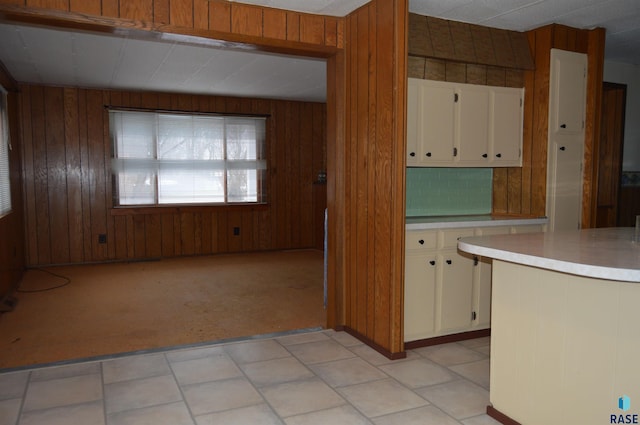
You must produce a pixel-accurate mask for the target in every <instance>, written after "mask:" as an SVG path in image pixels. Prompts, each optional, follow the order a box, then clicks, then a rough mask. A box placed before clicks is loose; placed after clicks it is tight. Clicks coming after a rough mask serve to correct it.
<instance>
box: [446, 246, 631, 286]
mask: <svg viewBox="0 0 640 425" xmlns="http://www.w3.org/2000/svg"><path fill="white" fill-rule="evenodd" d="M458 248H459V249H460V250H461V251H464V252H468V253H470V254H475V255H479V256H481V257H487V258H493V259H496V260H501V261H507V262H510V263H516V264H522V265H525V266H531V267H538V268H542V269H547V270H552V271H557V272H562V273H568V274H572V275H576V276H583V277H591V278H596V279H603V280H612V281H620V282H630V283H640V271H638V272H636V271H634V270H628V269H619V268H614V267H603V266H594V265H590V264H581V263H572V262H569V261H562V260H555V259H552V258H545V257H538V256H535V255H529V254H522V253H519V252H510V251H504V250H500V249H496V248H488V247H484V246H479V245H473V244H470V243H467V242H464V241H462V240H460V241H458Z"/></svg>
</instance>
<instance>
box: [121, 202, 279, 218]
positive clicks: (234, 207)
mask: <svg viewBox="0 0 640 425" xmlns="http://www.w3.org/2000/svg"><path fill="white" fill-rule="evenodd" d="M268 208H269V204H267V203H264V204H226V205H168V206H153V207H133V206H132V207H126V206H125V207H112V208H111V215H112V216H120V215H152V214H179V213H203V212H227V211H242V212H246V211H265V210H267V209H268Z"/></svg>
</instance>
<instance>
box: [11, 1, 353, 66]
mask: <svg viewBox="0 0 640 425" xmlns="http://www.w3.org/2000/svg"><path fill="white" fill-rule="evenodd" d="M1 1H2V0H0V22H3V23H9V24H17V25H34V26H45V27H50V28H59V29H68V30H72V31H87V32H93V33H106V34H113V35H121V36H123V37H130V38H137V39H143V40H157V41H168V42H178V43H184V44H192V45H198V46H208V47H212V48H224V49H234V50H244V51H263V52H271V53H281V54H291V55H304V56H310V57H322V58H326V57H330V56H332V55H334V54H335V53H336V52H337V51H340V50H342V44H343V42H342V30H343V26H344V25H343V20H342V19H341V18H334V17H324V16H317V17H314V16H311V15H310V16H311V17H308V16H306V15H304V14H296V16H295V17H293V18H292V17H288V16H287V14H286V13H285V12H284V11H282V13H285V15H284V18H283V19H285V21H286V22H287V25H286V28H287V31H289V28H290V27H293V26H294V25H293V24H292V25H289V23H290V22H289V21H292V22H293V21H295V22H296V24H297V28H298V30H297V31H292V32H295V34H281V35H278V34H275V33H273V28H275V27H276V25H275V24H274V25H268V24H267V23H266V22H265V18H264V17H261V19H259V20H258V22H259V24H260V28H259V31H257V30H256V29H255V26H252V28H253V30H252V31H248V30H247V31H244V30H242V28H240V27H238V26H237V28H234V25H233V24H232V23H231V24H229V25H228V26H227V27H228V28H226V27H225V28H221V29H216V28H217V27H216V25H213V24H210V25H208V28H198V27H195V26H189V27H187V26H177V25H173V24H168V23H164V22H162V21H158V22H156V21H153V20H149V21H147V20H138V19H128V18H122V17H111V16H97V15H88V14H84V13H79V12H72V11H65V10H55V9H36V8H33V7H25V6H18V5H12V4H1ZM257 9H258V10H259V11H260V13H261V14H264V15H265V16H271V15H272V14H273V13H271V11H272V10H275V9H266V8H257ZM225 19H232V16H231V12H229V16H227V17H226V18H225ZM209 20H210V21H211V22H215V20H214V19H213V18H212V17H211V16H210V19H209ZM316 21H318V22H316Z"/></svg>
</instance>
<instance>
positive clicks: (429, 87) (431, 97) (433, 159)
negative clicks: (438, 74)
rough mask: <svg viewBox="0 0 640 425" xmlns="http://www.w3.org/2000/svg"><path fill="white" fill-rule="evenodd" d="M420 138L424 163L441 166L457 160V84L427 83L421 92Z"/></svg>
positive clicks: (421, 156) (421, 157)
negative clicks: (455, 133) (455, 155)
mask: <svg viewBox="0 0 640 425" xmlns="http://www.w3.org/2000/svg"><path fill="white" fill-rule="evenodd" d="M420 96H421V97H420V106H421V113H420V116H419V121H420V123H419V124H418V129H419V133H418V139H419V140H420V143H421V149H420V163H421V164H422V165H434V164H435V165H437V163H442V162H445V163H451V161H452V160H453V138H454V111H455V108H454V106H455V103H454V99H455V90H454V87H453V85H451V84H448V83H442V82H439V81H427V80H424V82H423V84H422V90H421V91H420Z"/></svg>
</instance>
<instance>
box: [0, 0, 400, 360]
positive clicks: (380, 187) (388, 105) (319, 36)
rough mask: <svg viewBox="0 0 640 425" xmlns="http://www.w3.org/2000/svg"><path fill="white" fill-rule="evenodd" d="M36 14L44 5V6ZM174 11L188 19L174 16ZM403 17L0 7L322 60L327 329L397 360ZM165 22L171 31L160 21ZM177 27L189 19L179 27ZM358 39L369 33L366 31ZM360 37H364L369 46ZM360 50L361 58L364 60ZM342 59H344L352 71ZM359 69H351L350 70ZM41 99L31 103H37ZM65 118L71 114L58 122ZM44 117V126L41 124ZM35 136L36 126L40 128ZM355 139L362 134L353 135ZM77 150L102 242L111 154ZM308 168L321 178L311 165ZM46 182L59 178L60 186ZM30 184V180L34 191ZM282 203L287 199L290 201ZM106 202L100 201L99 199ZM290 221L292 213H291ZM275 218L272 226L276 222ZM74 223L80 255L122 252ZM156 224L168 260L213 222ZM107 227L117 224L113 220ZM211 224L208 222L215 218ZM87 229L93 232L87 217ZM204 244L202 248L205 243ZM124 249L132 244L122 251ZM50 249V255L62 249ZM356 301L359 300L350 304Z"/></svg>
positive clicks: (19, 16) (134, 2) (137, 5)
mask: <svg viewBox="0 0 640 425" xmlns="http://www.w3.org/2000/svg"><path fill="white" fill-rule="evenodd" d="M205 3H206V5H208V9H207V19H206V20H205V19H203V17H204V15H203V12H202V11H203V10H204V8H203V6H204V5H205ZM41 7H42V8H44V9H40V8H41ZM178 10H183V11H187V12H186V13H178ZM189 11H191V13H189ZM234 11H235V12H234ZM172 15H173V17H172ZM407 16H408V5H407V0H372V1H371V2H370V3H368V4H367V5H365V6H364V7H363V9H362V10H358V11H356V12H355V13H353V14H351V15H350V16H349V17H347V18H334V17H319V16H314V15H305V14H300V13H296V12H288V11H278V10H271V9H268V8H260V7H254V6H246V5H241V4H238V3H232V2H226V1H219V0H212V1H208V0H183V1H180V0H87V1H81V0H0V18H1V19H3V20H4V21H9V22H13V23H16V22H30V23H36V24H40V25H53V26H58V27H63V28H64V27H67V28H68V27H72V28H73V27H76V28H82V29H85V30H102V31H111V30H113V29H114V28H117V29H118V31H124V32H131V31H137V33H136V34H135V35H136V36H140V34H141V33H144V32H148V33H149V35H148V36H153V33H151V31H157V32H160V33H171V34H173V35H174V36H180V35H186V36H194V35H195V36H200V37H205V38H207V39H213V40H214V41H215V40H221V41H222V43H221V46H223V47H224V46H225V43H228V44H229V47H235V48H238V47H242V46H246V45H250V46H251V47H257V48H262V49H265V50H272V51H278V52H284V53H296V54H302V55H307V56H323V57H326V58H327V61H328V67H327V81H328V96H327V170H328V176H327V205H328V209H329V226H330V229H331V231H330V233H329V257H328V269H329V273H328V280H329V282H328V283H329V285H328V290H329V297H328V307H327V325H328V326H330V327H336V328H340V327H342V326H346V328H347V329H351V330H353V332H354V333H356V334H358V335H359V336H360V337H362V338H363V339H365V340H367V341H369V342H370V343H371V344H372V345H374V346H376V347H378V348H379V349H380V350H381V351H383V352H385V353H386V354H388V355H389V356H394V355H398V353H402V350H403V335H402V327H403V326H402V315H403V312H402V310H403V309H402V305H403V299H402V297H403V279H404V276H403V272H404V265H403V258H404V204H405V193H404V192H405V186H404V184H405V182H404V175H405V168H404V149H405V125H406V123H405V121H406V111H405V109H406V98H405V97H406V76H407V74H406V62H407V35H406V29H407V22H406V21H407ZM191 19H193V23H191ZM167 21H169V23H163V22H167ZM183 21H184V22H185V23H181V22H183ZM347 21H349V22H350V23H351V27H350V29H349V30H347V29H346V22H347ZM172 22H173V23H172ZM176 22H178V23H176ZM180 25H186V26H180ZM205 25H208V30H207V29H204V27H205ZM365 27H366V28H367V29H366V30H365ZM283 29H286V31H283ZM138 30H139V31H138ZM234 31H235V32H234ZM365 33H366V36H364V35H363V34H365ZM347 37H348V38H349V40H350V41H351V42H354V43H356V41H357V40H361V41H360V42H359V43H358V44H355V45H354V46H350V47H348V46H347V42H346V39H347ZM363 37H367V38H368V39H367V40H364V39H363ZM297 40H299V41H297ZM189 41H192V39H191V38H190V39H189ZM238 43H239V44H238ZM347 47H348V51H347ZM360 49H363V50H364V52H366V54H363V53H362V52H360ZM347 62H349V63H350V65H349V66H347ZM356 64H357V67H358V71H356V72H353V71H352V69H353V67H354V66H355V65H356ZM365 70H366V71H365ZM362 77H363V78H362ZM354 87H355V88H357V92H353V91H352V90H353V89H354ZM36 89H37V90H42V91H43V93H42V95H38V97H41V98H42V99H43V101H44V98H45V94H44V90H45V89H44V88H36ZM69 96H71V95H69ZM100 96H104V93H103V92H101V91H96V92H94V91H86V92H84V96H82V95H80V92H78V96H77V97H78V105H79V108H78V111H79V112H82V111H88V109H86V108H87V105H89V104H92V103H91V102H94V103H95V104H97V103H98V98H100ZM31 97H32V96H31V95H30V96H28V97H27V99H28V100H29V101H31ZM55 97H59V95H55ZM71 97H72V96H71ZM62 98H63V99H67V94H66V93H65V94H63V96H62ZM94 98H95V99H94ZM347 99H348V100H347ZM58 102H59V101H58ZM83 102H84V104H85V106H84V108H83V107H82V105H83ZM37 103H38V100H36V105H37ZM72 103H73V102H72ZM23 106H24V107H27V105H23ZM356 107H357V108H359V112H358V114H357V115H353V114H352V113H351V111H352V109H351V108H356ZM28 109H31V104H29V105H28ZM66 114H67V112H65V116H66ZM44 119H46V118H44ZM39 120H40V122H44V121H43V118H42V117H41V118H39ZM85 126H87V127H89V126H96V127H97V126H98V125H97V124H96V123H93V122H91V123H89V122H83V123H79V125H78V127H79V130H78V131H79V134H83V131H84V130H85ZM34 129H35V130H37V129H38V127H37V126H36V127H35V128H34ZM103 131H104V124H103ZM354 131H357V133H353V132H354ZM56 137H59V136H56ZM103 137H104V135H103ZM65 138H66V133H65ZM354 143H355V145H353V144H354ZM54 145H57V143H54ZM369 145H371V146H370V148H369ZM80 146H82V145H80ZM80 146H79V147H78V148H75V147H74V148H72V152H73V149H76V151H80V157H81V158H85V160H86V161H97V163H98V167H97V169H96V171H97V174H88V175H84V174H83V171H82V168H81V170H80V174H79V175H78V176H77V177H75V178H76V179H80V181H81V182H88V186H89V188H87V189H85V188H84V186H82V193H83V194H86V195H83V196H84V197H81V198H80V204H81V205H82V206H83V213H84V214H89V217H91V220H93V218H94V217H95V218H96V219H97V220H98V222H100V223H103V224H99V225H98V227H97V230H98V231H102V230H105V229H106V230H107V232H111V233H109V235H115V233H116V224H115V218H114V219H109V218H108V217H105V216H106V215H107V212H106V211H104V212H101V208H100V207H98V210H97V211H94V208H93V207H92V204H91V202H92V201H95V202H97V203H98V205H100V203H101V202H103V201H101V199H102V198H104V199H107V198H106V196H107V194H106V192H105V190H103V189H101V188H100V187H99V186H96V189H91V188H92V187H94V184H93V183H94V182H95V181H96V180H97V179H99V178H104V176H106V171H104V168H103V165H102V164H101V163H100V161H101V158H106V155H104V154H103V155H102V156H100V152H99V148H92V149H91V150H89V149H88V147H87V148H85V149H84V150H82V149H80ZM351 152H357V155H358V156H357V158H351V156H350V155H351ZM40 160H42V158H41V159H40ZM52 160H54V159H53V158H52ZM47 161H48V159H47ZM65 161H66V156H65ZM25 164H26V161H25ZM25 168H26V167H25ZM313 172H314V173H315V172H317V170H316V169H314V170H313ZM25 173H26V175H27V176H30V178H31V179H32V180H33V181H35V180H36V179H38V180H40V181H42V180H43V179H45V178H48V177H49V175H48V173H49V171H46V172H42V171H40V170H37V169H31V170H25ZM101 173H102V174H101ZM52 177H55V176H52ZM53 180H54V181H55V178H54V179H53ZM33 181H32V182H27V183H28V184H31V183H33ZM364 181H366V182H367V186H366V190H362V189H361V188H359V187H357V186H356V183H354V182H359V183H360V182H364ZM354 188H356V189H358V190H357V192H358V193H359V195H360V197H354V196H353V195H355V193H353V192H354ZM39 191H40V192H39V195H40V196H41V197H48V196H49V192H48V188H47V190H44V189H43V188H39ZM33 192H35V188H34V189H33ZM103 192H104V193H103ZM34 194H35V193H34ZM86 196H89V199H86ZM280 196H284V197H285V198H288V197H290V196H292V193H287V194H284V195H280ZM93 198H96V199H93ZM27 202H29V201H27ZM74 202H75V204H74V205H75V206H74V207H73V208H76V209H77V208H78V207H77V203H78V199H77V198H75V201H74ZM104 203H105V204H106V201H104ZM85 205H88V206H89V209H90V212H88V213H86V212H85V209H86V207H85ZM67 210H69V207H68V206H67ZM34 216H35V217H34ZM86 216H87V215H83V217H86ZM67 217H68V215H67ZM111 217H113V216H111ZM135 217H140V216H133V218H127V219H126V220H127V223H128V224H126V225H125V226H123V225H122V224H120V225H119V227H118V229H123V228H126V229H127V240H131V239H133V240H134V241H138V240H144V241H145V243H144V246H145V248H144V249H145V250H148V249H155V250H157V248H155V247H149V246H148V245H147V241H146V239H144V237H136V235H138V236H139V235H144V234H145V232H146V230H145V231H142V230H141V229H143V228H144V229H147V228H148V227H147V219H146V218H145V221H144V223H142V222H141V220H140V219H139V218H135ZM288 218H290V219H292V218H293V217H292V216H291V215H289V216H288ZM270 219H272V220H273V217H270ZM28 220H29V223H31V226H33V225H34V223H35V225H36V229H37V228H38V227H37V226H39V225H42V226H45V229H43V232H44V234H45V235H46V238H45V239H46V240H49V241H51V240H52V239H51V237H50V236H49V235H48V234H47V233H49V234H50V233H51V231H52V229H51V228H48V229H47V228H46V226H47V224H46V222H45V220H44V219H43V218H42V217H41V213H40V212H39V211H32V212H30V217H28ZM74 220H75V219H70V220H69V223H73V224H74V226H75V228H80V227H82V230H83V234H82V241H83V252H84V253H85V257H86V254H87V253H88V254H89V255H90V256H93V255H95V256H96V257H97V258H105V257H107V256H108V255H112V253H114V252H118V253H122V252H124V249H123V248H122V247H121V248H116V247H115V246H113V238H111V237H110V238H109V239H108V240H109V243H110V246H109V247H108V249H107V248H106V247H104V246H98V247H97V248H96V246H95V244H94V240H93V239H91V240H90V241H89V244H87V243H86V242H85V241H87V238H89V236H87V235H89V234H90V233H91V232H93V230H92V229H88V228H87V222H86V221H84V220H83V221H82V224H81V225H80V224H78V223H77V222H76V221H74ZM112 220H113V222H112ZM156 220H157V218H149V226H150V227H151V228H156V229H157V228H158V226H159V227H160V228H164V227H163V226H165V225H166V226H167V227H170V226H173V228H174V232H173V239H171V234H172V233H171V232H167V233H166V234H167V237H168V238H169V239H168V241H173V245H171V243H170V242H166V249H167V250H168V251H169V252H170V251H171V246H173V252H174V253H175V252H176V247H180V249H184V247H185V246H186V247H188V248H190V247H191V246H193V247H194V250H197V246H198V245H197V244H196V242H195V241H194V242H193V244H192V243H191V239H190V238H186V239H183V237H182V233H180V234H178V233H176V231H175V229H176V226H177V224H179V225H180V229H182V228H183V224H186V227H187V228H191V226H192V224H193V228H194V229H202V228H205V229H206V228H207V226H208V221H207V220H206V219H205V220H202V221H198V220H199V219H198V218H195V217H194V219H193V220H192V219H191V217H190V216H189V215H187V216H183V215H181V214H178V216H174V217H173V219H172V220H171V219H166V220H164V221H162V220H161V222H160V225H158V224H157V222H156ZM183 220H184V221H183ZM222 220H227V223H229V219H228V217H223V218H222ZM353 220H355V221H353ZM111 222H112V224H109V223H111ZM211 222H212V223H213V218H212V221H211ZM89 223H90V224H91V226H93V223H92V222H91V221H90V222H89ZM199 223H202V224H199ZM143 226H144V227H143ZM212 228H213V227H212ZM129 230H131V232H130V231H129ZM136 230H137V232H136ZM56 231H57V230H54V232H56ZM121 231H122V230H120V232H121ZM274 231H275V230H272V233H271V239H272V240H274V239H275V238H284V239H285V240H286V239H288V238H290V237H291V238H295V237H297V236H293V235H291V236H288V235H283V234H281V233H278V231H275V232H276V233H273V232H274ZM30 232H32V230H30ZM132 232H133V236H131V234H132ZM188 233H189V234H190V233H191V232H188ZM163 234H164V233H163ZM176 235H178V236H176ZM29 237H31V236H29ZM77 239H78V238H77V237H76V236H73V242H72V241H71V239H70V241H69V247H71V246H74V244H78V246H79V242H78V241H77ZM217 240H218V237H217V236H216V238H213V236H212V240H211V244H212V245H213V244H214V241H217ZM278 240H279V239H278ZM185 241H186V243H185ZM227 243H228V242H227ZM357 243H362V244H364V245H366V246H367V248H366V249H362V248H358V247H356V244H357ZM202 245H204V246H208V242H205V243H204V244H202ZM130 246H131V245H130V244H129V245H127V247H128V248H127V249H126V251H127V255H128V253H129V252H130V249H131V248H129V247H130ZM136 246H141V245H140V244H138V245H134V248H133V250H134V253H135V252H136V249H137V248H136ZM162 246H163V248H162V249H165V248H164V247H165V242H164V241H163V242H162ZM55 248H56V249H57V246H56V247H55ZM105 249H106V251H105ZM40 250H42V251H43V254H44V257H45V258H46V257H47V256H49V257H52V256H53V255H54V254H55V255H58V254H57V253H54V252H52V246H51V244H50V245H49V247H47V246H46V245H45V246H44V247H39V246H37V247H35V248H33V247H31V246H30V247H29V251H30V253H31V252H33V253H35V254H36V255H40V252H39V251H40ZM94 251H96V252H95V253H94ZM188 251H189V252H190V251H191V250H190V249H189V250H188ZM370 254H371V255H373V258H372V259H368V257H367V256H368V255H370ZM113 255H115V254H113ZM363 256H365V257H364V258H363ZM362 261H364V262H365V263H366V264H367V265H368V266H372V267H373V268H372V269H371V270H369V271H368V272H367V275H366V276H365V275H363V274H362V273H356V272H355V270H356V269H358V270H362V269H361V266H360V265H359V263H360V262H362ZM356 288H357V289H356ZM358 291H360V292H358ZM362 291H365V292H366V295H365V296H362ZM347 296H348V297H349V298H347ZM353 299H355V300H356V301H355V302H352V301H353ZM365 300H366V302H365ZM362 311H364V314H363V313H362ZM363 316H366V319H365V321H364V322H363V321H362V320H356V319H355V318H356V317H363Z"/></svg>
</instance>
